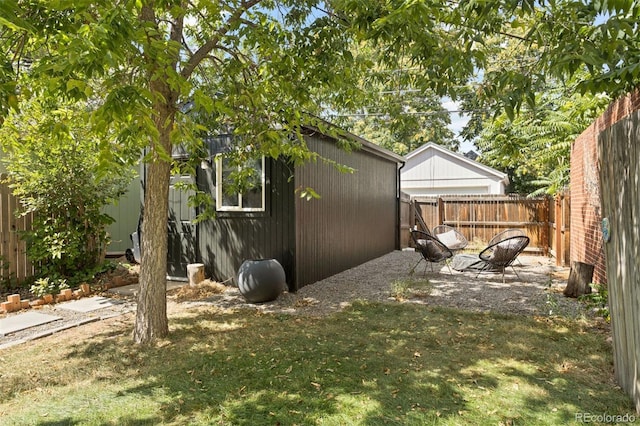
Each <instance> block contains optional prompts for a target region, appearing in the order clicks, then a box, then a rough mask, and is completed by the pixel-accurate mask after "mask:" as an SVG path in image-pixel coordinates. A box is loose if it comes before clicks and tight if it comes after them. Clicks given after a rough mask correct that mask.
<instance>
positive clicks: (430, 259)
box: [409, 230, 453, 274]
mask: <svg viewBox="0 0 640 426" xmlns="http://www.w3.org/2000/svg"><path fill="white" fill-rule="evenodd" d="M411 238H412V239H413V243H414V244H415V247H416V251H418V252H420V254H421V255H422V258H421V259H420V260H419V261H418V263H416V264H415V265H414V266H413V268H411V271H410V272H409V273H410V274H413V272H414V271H415V269H416V267H417V266H418V264H420V262H422V261H423V260H426V261H427V263H429V264H430V265H431V272H433V264H434V263H440V262H445V261H446V260H447V259H449V258H451V257H453V253H452V252H451V250H449V248H448V247H447V246H445V245H444V244H442V242H440V240H438V239H437V238H436V237H434V236H433V235H431V234H428V233H426V232H423V231H416V230H413V231H411ZM445 264H446V265H447V268H449V273H451V268H450V267H449V265H448V264H447V263H445ZM426 269H427V267H426V265H425V271H426Z"/></svg>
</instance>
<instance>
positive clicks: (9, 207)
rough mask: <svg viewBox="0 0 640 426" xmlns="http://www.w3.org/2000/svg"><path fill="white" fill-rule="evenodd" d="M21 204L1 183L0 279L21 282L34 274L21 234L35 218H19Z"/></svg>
mask: <svg viewBox="0 0 640 426" xmlns="http://www.w3.org/2000/svg"><path fill="white" fill-rule="evenodd" d="M1 178H4V176H1ZM19 205H20V203H19V202H18V199H17V198H16V197H14V196H13V195H12V194H11V189H10V188H9V187H8V186H7V185H4V184H0V281H7V280H16V281H18V282H20V281H23V280H24V279H25V278H27V277H30V276H32V275H33V266H32V265H31V262H29V260H28V259H27V253H26V244H25V242H24V241H22V240H21V239H20V236H19V233H20V232H21V231H25V230H27V229H31V223H32V219H33V218H32V216H31V215H27V216H24V217H20V218H17V217H16V215H15V212H16V210H17V208H18V206H19Z"/></svg>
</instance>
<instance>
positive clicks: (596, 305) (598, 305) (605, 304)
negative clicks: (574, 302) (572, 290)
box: [578, 284, 611, 322]
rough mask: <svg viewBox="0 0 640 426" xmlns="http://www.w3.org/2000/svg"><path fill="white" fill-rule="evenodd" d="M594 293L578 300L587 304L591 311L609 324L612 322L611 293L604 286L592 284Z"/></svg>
mask: <svg viewBox="0 0 640 426" xmlns="http://www.w3.org/2000/svg"><path fill="white" fill-rule="evenodd" d="M591 286H592V288H593V290H594V291H592V292H591V293H589V294H585V295H583V296H580V297H578V300H580V301H581V302H583V303H584V304H586V305H587V306H588V307H589V308H590V309H593V311H594V312H595V313H596V314H597V315H599V316H601V317H602V318H604V319H605V320H606V321H607V322H610V321H611V314H610V312H609V291H608V290H607V287H606V286H604V285H602V284H591Z"/></svg>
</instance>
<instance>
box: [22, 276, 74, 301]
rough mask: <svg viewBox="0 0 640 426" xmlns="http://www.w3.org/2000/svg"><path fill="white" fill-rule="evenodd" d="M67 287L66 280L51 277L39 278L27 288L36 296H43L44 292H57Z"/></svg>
mask: <svg viewBox="0 0 640 426" xmlns="http://www.w3.org/2000/svg"><path fill="white" fill-rule="evenodd" d="M65 288H69V285H68V284H67V280H65V279H53V280H50V279H49V277H47V278H39V279H37V280H36V281H35V283H34V284H33V285H32V286H31V288H30V289H29V290H30V291H31V293H33V294H34V295H35V296H37V297H43V296H44V295H45V294H57V293H60V290H64V289H65Z"/></svg>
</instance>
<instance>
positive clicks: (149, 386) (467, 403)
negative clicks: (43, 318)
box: [0, 303, 635, 425]
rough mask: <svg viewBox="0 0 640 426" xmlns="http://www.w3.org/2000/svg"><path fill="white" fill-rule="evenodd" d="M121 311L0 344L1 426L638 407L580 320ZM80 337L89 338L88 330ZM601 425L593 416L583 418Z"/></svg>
mask: <svg viewBox="0 0 640 426" xmlns="http://www.w3.org/2000/svg"><path fill="white" fill-rule="evenodd" d="M131 322H132V317H131V316H127V317H122V318H120V319H118V320H115V321H111V322H109V323H107V322H103V323H96V324H94V326H95V329H90V328H85V329H84V334H85V335H82V333H83V331H81V330H80V329H78V330H76V331H70V332H64V333H60V334H58V335H54V336H52V337H49V338H45V339H42V340H38V341H34V342H31V343H27V344H23V345H19V346H15V347H12V348H8V349H5V350H3V351H0V363H1V364H0V365H2V370H1V373H0V374H1V377H0V383H1V387H0V419H1V420H0V423H2V424H3V425H13V424H16V425H30V424H33V425H35V424H38V425H66V424H69V425H145V424H149V425H157V424H175V425H183V424H189V425H192V424H193V425H210V424H225V425H227V424H229V425H260V424H265V425H278V424H279V425H352V424H354V425H378V424H380V425H383V424H391V425H425V424H438V425H461V424H462V425H465V424H468V425H560V424H580V422H579V421H578V420H576V415H580V413H590V414H592V415H602V414H607V415H609V416H616V415H620V416H624V415H627V416H628V415H633V414H635V411H634V409H633V405H632V403H631V401H630V399H629V398H628V397H627V396H626V395H624V394H623V393H622V391H621V390H619V389H618V388H617V387H616V386H615V384H614V383H613V378H612V369H613V366H612V354H611V347H610V345H609V344H607V343H606V337H607V336H606V334H605V333H604V332H603V331H602V330H600V329H599V328H598V327H594V326H593V324H590V323H588V322H586V321H580V320H568V319H562V318H551V319H549V318H537V319H534V318H525V317H516V316H496V315H489V314H479V313H470V312H463V311H458V310H450V309H440V308H430V307H425V306H424V305H415V304H409V303H405V304H401V303H389V304H366V303H358V304H356V305H354V306H353V307H351V308H349V309H348V310H346V311H343V312H340V313H337V314H333V315H331V316H328V317H323V318H309V317H296V316H290V315H283V314H260V313H256V312H254V311H249V310H239V311H235V312H230V311H221V310H219V309H217V308H215V307H211V306H208V307H207V306H204V307H198V308H192V309H189V310H182V311H181V312H179V313H176V314H173V315H172V316H171V317H170V324H171V329H172V332H171V335H170V337H169V338H168V339H166V340H164V341H162V342H159V343H158V344H157V345H154V346H153V347H140V346H135V345H133V344H132V343H131ZM89 334H91V335H89ZM591 424H597V423H593V422H592V423H591Z"/></svg>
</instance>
